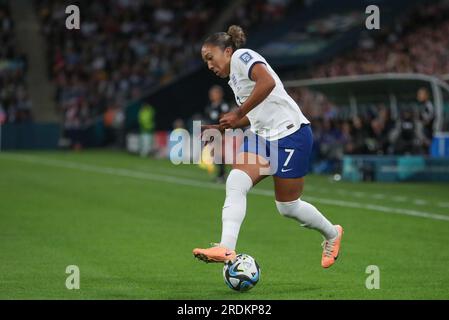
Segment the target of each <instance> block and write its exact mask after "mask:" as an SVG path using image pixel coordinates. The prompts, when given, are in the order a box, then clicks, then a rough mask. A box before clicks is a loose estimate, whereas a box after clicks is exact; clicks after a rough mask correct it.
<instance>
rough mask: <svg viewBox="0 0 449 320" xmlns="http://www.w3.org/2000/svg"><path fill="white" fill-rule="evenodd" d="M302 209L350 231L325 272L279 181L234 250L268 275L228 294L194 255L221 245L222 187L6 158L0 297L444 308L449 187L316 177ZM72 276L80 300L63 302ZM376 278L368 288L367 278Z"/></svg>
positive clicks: (110, 162) (61, 155) (142, 165)
mask: <svg viewBox="0 0 449 320" xmlns="http://www.w3.org/2000/svg"><path fill="white" fill-rule="evenodd" d="M304 199H305V200H309V201H310V202H312V203H313V204H314V205H316V206H317V207H318V208H319V209H320V210H321V211H322V212H323V213H324V214H325V215H326V216H327V217H328V218H329V219H330V220H331V221H332V222H334V223H339V224H341V225H343V226H344V228H345V235H344V238H343V243H342V249H341V256H340V257H339V260H338V261H337V263H336V264H335V265H334V266H333V267H332V268H330V269H327V270H325V269H322V268H321V266H320V259H321V247H320V244H321V241H322V238H321V236H320V235H319V234H318V233H317V232H315V231H311V230H307V229H304V228H301V227H300V226H299V225H298V224H297V223H296V222H295V221H293V220H290V219H286V218H283V217H281V216H280V215H279V214H278V213H277V211H276V207H275V204H274V201H273V200H274V199H273V196H272V180H271V179H270V178H268V179H266V180H265V181H263V182H262V183H261V184H260V185H258V186H257V187H256V188H255V189H254V190H252V191H251V192H250V194H249V196H248V210H247V215H246V219H245V221H244V223H243V226H242V229H241V233H240V238H239V242H238V248H237V249H238V252H242V253H248V254H250V255H252V256H253V257H255V258H256V260H257V261H258V262H259V264H260V266H261V269H262V274H261V280H260V282H259V283H258V284H257V286H256V287H255V288H254V289H252V290H251V291H249V292H247V293H238V292H234V291H232V290H230V289H229V288H228V287H227V286H226V285H225V284H224V282H223V276H222V265H219V264H204V263H202V262H200V261H197V260H195V259H194V258H193V256H192V253H191V252H192V249H193V248H194V247H201V246H207V245H208V244H209V242H215V241H219V237H220V233H221V207H222V205H223V200H224V187H223V185H218V184H215V183H212V182H211V179H210V177H208V175H207V173H206V172H205V171H202V170H200V169H199V168H198V167H197V166H194V165H180V166H174V165H172V164H171V163H170V162H169V161H167V160H150V159H141V158H139V157H136V156H132V155H128V154H126V153H120V152H106V151H87V152H80V153H72V152H22V153H18V152H16V153H8V152H2V153H0V299H448V298H449V272H448V270H449V269H448V266H449V249H448V248H447V244H448V243H449V184H428V183H407V184H405V183H403V184H387V183H349V182H342V181H340V182H333V181H332V180H331V179H330V178H329V177H324V176H313V175H311V176H308V177H307V178H306V189H305V193H304ZM68 265H76V266H78V267H79V269H80V289H79V290H68V289H67V288H66V286H65V282H66V278H67V277H68V276H69V275H68V274H66V273H65V271H66V267H67V266H68ZM369 265H376V266H378V267H379V270H380V289H377V290H376V289H373V290H368V289H367V288H366V287H365V281H366V279H367V277H368V276H369V274H367V273H366V272H365V271H366V268H367V267H368V266H369Z"/></svg>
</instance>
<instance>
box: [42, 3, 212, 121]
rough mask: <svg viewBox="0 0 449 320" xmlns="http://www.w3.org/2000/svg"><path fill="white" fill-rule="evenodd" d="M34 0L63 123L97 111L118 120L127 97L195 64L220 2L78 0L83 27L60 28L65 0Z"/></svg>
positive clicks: (87, 118)
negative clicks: (47, 48) (47, 47)
mask: <svg viewBox="0 0 449 320" xmlns="http://www.w3.org/2000/svg"><path fill="white" fill-rule="evenodd" d="M35 4H36V6H37V10H38V12H39V16H40V19H41V21H42V32H43V34H44V36H45V37H46V39H47V43H48V46H49V50H48V62H49V70H48V71H49V76H50V78H51V79H52V80H53V81H54V83H55V85H56V87H57V95H56V100H57V106H58V108H59V111H62V114H64V123H65V126H66V128H79V127H83V126H89V124H90V121H92V119H94V118H95V117H96V116H99V115H103V114H105V115H106V114H107V119H108V120H109V123H107V124H106V125H114V124H117V122H119V120H120V119H123V110H122V109H123V107H124V106H125V105H126V104H127V103H128V102H129V101H131V100H134V99H137V98H140V97H141V95H142V94H144V93H145V92H148V91H149V90H151V89H152V88H154V87H156V86H158V85H160V84H164V83H166V82H168V81H170V79H172V78H173V77H174V76H175V75H180V74H182V73H183V72H186V71H188V70H190V69H191V68H193V67H194V66H195V65H197V64H198V63H200V59H199V50H200V49H199V47H200V40H201V39H202V38H203V36H204V34H203V33H204V32H205V30H207V26H208V25H209V24H210V23H211V22H212V21H213V20H214V19H213V17H214V16H215V15H216V12H217V10H218V9H219V8H220V5H218V4H217V3H216V2H215V1H207V0H199V1H185V0H173V1H162V0H152V1H143V0H110V1H87V0H78V1H74V2H73V4H76V5H78V6H79V8H80V11H81V13H82V19H81V30H79V31H73V30H67V29H66V28H62V27H61V26H65V19H66V17H67V14H66V13H65V9H66V6H67V2H66V1H62V0H36V1H35ZM114 114H115V115H116V117H114Z"/></svg>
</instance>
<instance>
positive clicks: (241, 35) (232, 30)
mask: <svg viewBox="0 0 449 320" xmlns="http://www.w3.org/2000/svg"><path fill="white" fill-rule="evenodd" d="M227 34H229V36H230V37H231V41H232V43H233V44H234V49H238V48H241V47H243V45H244V44H245V43H246V35H245V32H243V29H242V27H240V26H236V25H232V26H230V27H229V28H228V32H227Z"/></svg>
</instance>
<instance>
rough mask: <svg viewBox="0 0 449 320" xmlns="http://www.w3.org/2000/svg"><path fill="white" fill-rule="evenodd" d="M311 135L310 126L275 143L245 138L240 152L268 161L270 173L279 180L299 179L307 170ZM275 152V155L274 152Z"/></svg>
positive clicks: (252, 137) (310, 149)
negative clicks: (270, 168) (253, 154)
mask: <svg viewBox="0 0 449 320" xmlns="http://www.w3.org/2000/svg"><path fill="white" fill-rule="evenodd" d="M312 146H313V135H312V129H311V128H310V125H304V126H302V127H301V128H300V129H299V130H297V131H295V132H294V133H292V134H291V135H289V136H287V137H284V138H282V139H279V140H277V141H266V140H264V139H263V138H262V137H260V136H258V135H256V134H254V135H253V136H251V137H249V138H248V137H245V139H244V141H243V143H242V145H241V147H240V152H249V153H255V154H258V155H261V156H263V157H264V158H266V159H267V160H269V161H270V163H271V165H272V169H273V171H272V173H273V175H274V176H276V177H280V178H286V179H288V178H290V179H291V178H301V177H304V176H305V175H306V174H307V172H308V169H309V164H310V156H311V153H312ZM275 150H277V154H275V152H273V151H275Z"/></svg>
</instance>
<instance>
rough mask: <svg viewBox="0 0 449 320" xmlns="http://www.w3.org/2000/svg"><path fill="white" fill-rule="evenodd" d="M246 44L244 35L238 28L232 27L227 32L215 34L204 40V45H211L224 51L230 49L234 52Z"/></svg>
mask: <svg viewBox="0 0 449 320" xmlns="http://www.w3.org/2000/svg"><path fill="white" fill-rule="evenodd" d="M245 43H246V35H245V32H243V29H242V28H241V27H240V26H236V25H232V26H230V27H229V28H228V31H227V32H217V33H214V34H213V35H211V36H209V37H208V38H207V39H206V40H204V44H211V45H214V46H217V47H220V48H221V49H222V50H224V49H225V48H227V47H231V48H232V49H233V50H234V51H235V50H237V49H239V48H241V47H242V46H243V45H244V44H245Z"/></svg>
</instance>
